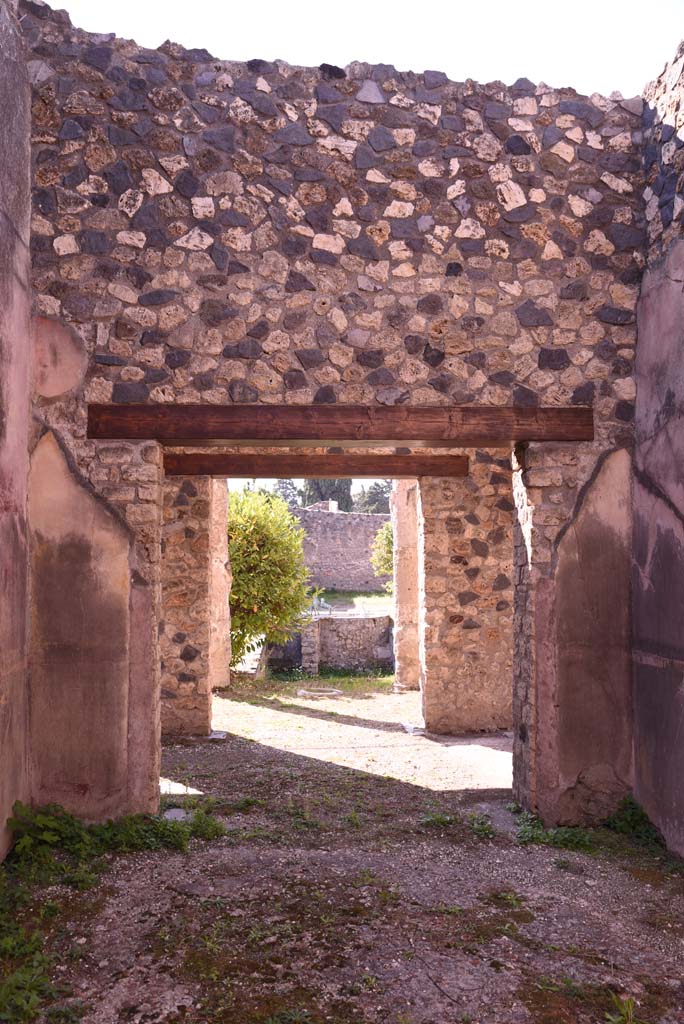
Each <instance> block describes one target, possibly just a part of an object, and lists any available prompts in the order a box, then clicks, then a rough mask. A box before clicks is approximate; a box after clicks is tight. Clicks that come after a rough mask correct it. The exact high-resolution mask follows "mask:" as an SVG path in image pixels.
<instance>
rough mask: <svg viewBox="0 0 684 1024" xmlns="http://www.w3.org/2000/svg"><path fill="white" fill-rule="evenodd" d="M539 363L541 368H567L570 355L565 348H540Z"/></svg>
mask: <svg viewBox="0 0 684 1024" xmlns="http://www.w3.org/2000/svg"><path fill="white" fill-rule="evenodd" d="M537 363H538V366H539V369H540V370H567V368H568V366H570V357H569V355H568V353H567V352H566V351H565V349H564V348H540V349H539V355H538V357H537Z"/></svg>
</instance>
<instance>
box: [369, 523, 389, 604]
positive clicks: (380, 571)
mask: <svg viewBox="0 0 684 1024" xmlns="http://www.w3.org/2000/svg"><path fill="white" fill-rule="evenodd" d="M393 551H394V536H393V533H392V524H391V523H389V522H388V523H383V524H382V526H381V527H380V529H379V530H378V532H377V533H376V534H375V539H374V541H373V546H372V548H371V565H372V566H373V572H374V573H375V575H376V576H389V577H390V579H389V580H388V581H387V582H386V583H385V590H386V591H387V593H388V594H391V593H392V590H393V589H394V585H393V581H392V572H393V561H392V560H393Z"/></svg>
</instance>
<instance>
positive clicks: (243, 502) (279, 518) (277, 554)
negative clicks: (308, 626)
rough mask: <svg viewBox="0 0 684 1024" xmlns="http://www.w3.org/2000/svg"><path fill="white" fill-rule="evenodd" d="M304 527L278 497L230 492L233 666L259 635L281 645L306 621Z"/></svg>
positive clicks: (308, 593)
mask: <svg viewBox="0 0 684 1024" xmlns="http://www.w3.org/2000/svg"><path fill="white" fill-rule="evenodd" d="M303 538H304V531H303V530H302V529H301V527H300V526H299V522H298V520H297V518H296V517H295V516H294V515H293V514H292V513H291V512H290V510H289V509H288V507H287V505H286V503H285V502H284V501H283V499H282V498H280V497H278V496H277V495H274V494H268V493H264V492H260V491H242V492H236V493H234V494H231V495H230V502H229V513H228V551H229V555H230V564H231V568H232V571H233V585H232V589H231V594H230V616H231V623H230V638H231V643H232V664H233V665H237V664H239V662H240V661H241V660H242V658H243V657H244V656H245V654H246V653H248V652H249V651H250V650H254V645H255V643H256V641H257V639H258V638H259V637H262V636H263V637H265V642H266V643H267V644H268V643H272V644H281V643H285V641H286V640H288V639H289V638H290V637H291V636H292V634H293V633H295V632H296V630H297V627H298V626H299V625H301V624H302V622H304V621H306V613H307V611H308V608H309V606H310V604H311V598H312V592H311V590H310V588H309V586H308V581H309V571H308V569H307V567H306V565H305V563H304V542H303Z"/></svg>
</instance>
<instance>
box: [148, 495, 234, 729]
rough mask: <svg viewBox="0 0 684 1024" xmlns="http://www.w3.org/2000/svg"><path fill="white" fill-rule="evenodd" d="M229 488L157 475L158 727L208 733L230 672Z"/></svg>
mask: <svg viewBox="0 0 684 1024" xmlns="http://www.w3.org/2000/svg"><path fill="white" fill-rule="evenodd" d="M227 506H228V490H227V487H226V483H225V481H224V480H212V479H211V477H171V478H167V479H166V480H165V482H164V526H163V540H162V608H163V614H162V632H161V673H162V732H163V733H164V734H172V735H207V734H208V733H209V732H210V731H211V694H212V690H213V689H214V688H215V687H217V686H225V685H226V684H227V683H228V679H229V665H230V618H229V610H228V595H229V591H230V569H229V565H228V540H227V532H226V527H227V516H228V507H227Z"/></svg>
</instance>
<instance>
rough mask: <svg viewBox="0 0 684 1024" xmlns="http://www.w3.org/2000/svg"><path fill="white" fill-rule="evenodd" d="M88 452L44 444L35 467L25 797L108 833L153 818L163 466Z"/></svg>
mask: <svg viewBox="0 0 684 1024" xmlns="http://www.w3.org/2000/svg"><path fill="white" fill-rule="evenodd" d="M56 351H58V350H56ZM53 365H54V366H55V367H56V368H57V369H59V368H60V366H61V362H60V359H59V358H56V359H55V361H54V364H53ZM35 408H36V409H37V410H38V409H41V408H43V407H42V406H39V405H37V406H36V407H35ZM87 452H88V454H87V458H86V449H85V448H81V449H79V455H80V456H81V459H82V464H81V466H79V465H78V464H77V463H76V461H75V460H74V458H73V455H72V454H71V453H70V452H69V450H68V449H67V448H66V447H65V444H64V440H63V438H61V437H60V436H59V435H58V434H57V433H56V432H53V431H51V430H45V432H44V433H43V434H42V436H41V437H40V440H39V441H38V443H37V444H36V445H35V447H34V449H33V451H32V453H31V462H30V471H29V489H28V510H29V527H30V530H29V542H30V543H29V551H30V569H31V601H30V634H29V635H30V667H31V671H30V701H29V706H30V736H31V793H32V801H33V802H34V803H36V804H39V805H40V804H46V803H60V804H62V805H63V806H64V807H66V808H67V810H69V811H71V812H72V813H74V814H77V815H80V816H82V817H85V818H90V819H95V820H101V819H103V818H106V817H117V816H119V815H121V814H131V813H136V812H155V811H156V810H157V808H158V805H159V685H158V684H159V657H158V648H157V634H158V629H157V627H158V621H159V610H160V600H159V596H160V592H159V554H160V534H161V478H162V466H161V450H160V448H159V445H157V444H156V443H154V442H149V443H141V444H129V443H125V442H120V443H96V444H90V445H89V446H88V449H87ZM85 466H87V477H86V476H85V475H84V473H83V472H82V468H85Z"/></svg>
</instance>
